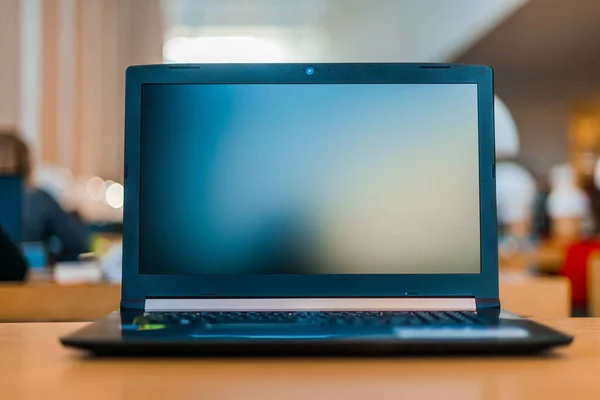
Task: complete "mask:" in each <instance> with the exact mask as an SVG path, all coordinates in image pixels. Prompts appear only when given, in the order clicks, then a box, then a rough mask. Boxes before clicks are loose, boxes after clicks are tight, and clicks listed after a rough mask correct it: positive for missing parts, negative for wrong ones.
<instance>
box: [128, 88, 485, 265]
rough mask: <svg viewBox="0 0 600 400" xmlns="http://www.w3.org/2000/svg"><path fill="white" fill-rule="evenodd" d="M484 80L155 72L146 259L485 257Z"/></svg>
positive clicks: (145, 138)
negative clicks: (356, 80) (195, 78)
mask: <svg viewBox="0 0 600 400" xmlns="http://www.w3.org/2000/svg"><path fill="white" fill-rule="evenodd" d="M477 104H478V103H477V85H476V84H193V85H192V84H189V85H184V84H160V85H159V84H146V85H143V88H142V115H141V177H140V179H141V181H140V235H139V251H140V253H139V261H140V273H142V274H473V273H479V272H480V269H481V268H480V232H479V230H480V229H479V172H478V171H479V169H478V168H479V167H478V116H477Z"/></svg>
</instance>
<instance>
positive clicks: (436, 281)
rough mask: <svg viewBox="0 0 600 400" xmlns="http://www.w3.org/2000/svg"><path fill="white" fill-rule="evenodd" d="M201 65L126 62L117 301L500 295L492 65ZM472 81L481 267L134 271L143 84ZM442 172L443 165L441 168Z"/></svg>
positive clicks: (464, 82)
mask: <svg viewBox="0 0 600 400" xmlns="http://www.w3.org/2000/svg"><path fill="white" fill-rule="evenodd" d="M311 66H313V67H314V73H313V74H312V75H307V74H306V73H305V68H306V64H200V65H189V64H186V65H149V66H134V67H129V68H128V69H127V76H126V112H125V206H124V207H125V208H124V229H123V289H122V290H123V292H122V294H123V301H122V306H123V304H125V305H127V306H130V307H135V306H136V305H141V306H143V302H144V300H145V299H147V298H177V297H190V298H194V297H196V298H197V297H205V296H211V297H405V296H408V297H420V296H423V297H431V296H464V297H476V298H486V299H497V298H498V248H497V243H498V242H497V223H496V185H495V172H494V171H495V157H494V114H493V72H492V69H491V68H490V67H487V66H469V65H446V64H311ZM203 83H206V84H218V83H222V84H236V83H239V84H340V83H343V84H369V83H370V84H415V83H420V84H427V83H435V84H468V83H471V84H477V110H478V127H479V131H478V146H479V213H480V239H481V240H480V260H481V264H480V265H481V271H480V273H474V274H336V275H331V274H318V275H291V274H289V275H286V274H280V275H226V274H219V275H202V274H198V275H178V274H142V273H140V270H139V229H140V228H139V221H140V169H141V168H140V159H141V157H140V149H141V143H140V141H141V94H142V86H143V85H144V84H203ZM441 172H442V171H441Z"/></svg>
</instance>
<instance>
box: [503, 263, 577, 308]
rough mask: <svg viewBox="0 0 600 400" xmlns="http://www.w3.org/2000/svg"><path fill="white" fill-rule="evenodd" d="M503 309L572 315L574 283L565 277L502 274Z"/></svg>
mask: <svg viewBox="0 0 600 400" xmlns="http://www.w3.org/2000/svg"><path fill="white" fill-rule="evenodd" d="M500 302H501V304H502V308H504V309H506V310H508V311H511V312H513V313H515V314H519V315H522V316H525V317H534V318H568V317H569V316H571V283H570V282H569V280H568V279H567V278H565V277H562V276H527V275H525V274H524V273H513V274H510V273H501V274H500Z"/></svg>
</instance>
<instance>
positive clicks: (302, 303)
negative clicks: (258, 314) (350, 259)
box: [145, 297, 477, 311]
mask: <svg viewBox="0 0 600 400" xmlns="http://www.w3.org/2000/svg"><path fill="white" fill-rule="evenodd" d="M476 309H477V304H476V302H475V298H468V297H458V298H457V297H446V298H441V297H428V298H387V297H386V298H372V297H370V298H357V297H353V298H269V299H265V298H262V299H255V298H253V299H241V298H235V299H232V298H227V299H215V298H211V299H146V305H145V310H146V311H476Z"/></svg>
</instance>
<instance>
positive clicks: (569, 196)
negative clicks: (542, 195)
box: [547, 165, 590, 243]
mask: <svg viewBox="0 0 600 400" xmlns="http://www.w3.org/2000/svg"><path fill="white" fill-rule="evenodd" d="M550 186H551V190H550V195H549V196H548V204H547V209H548V214H549V215H550V218H551V220H552V237H553V238H554V239H556V240H557V241H559V242H565V243H572V242H576V241H578V240H579V239H580V238H581V237H582V235H583V233H584V223H585V222H586V220H588V219H589V217H590V201H589V198H588V196H587V195H586V193H585V192H584V191H583V190H582V189H581V188H579V187H578V186H577V183H576V182H575V175H574V173H573V170H572V168H570V167H569V166H568V165H560V166H557V167H554V168H553V169H552V170H551V172H550Z"/></svg>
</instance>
